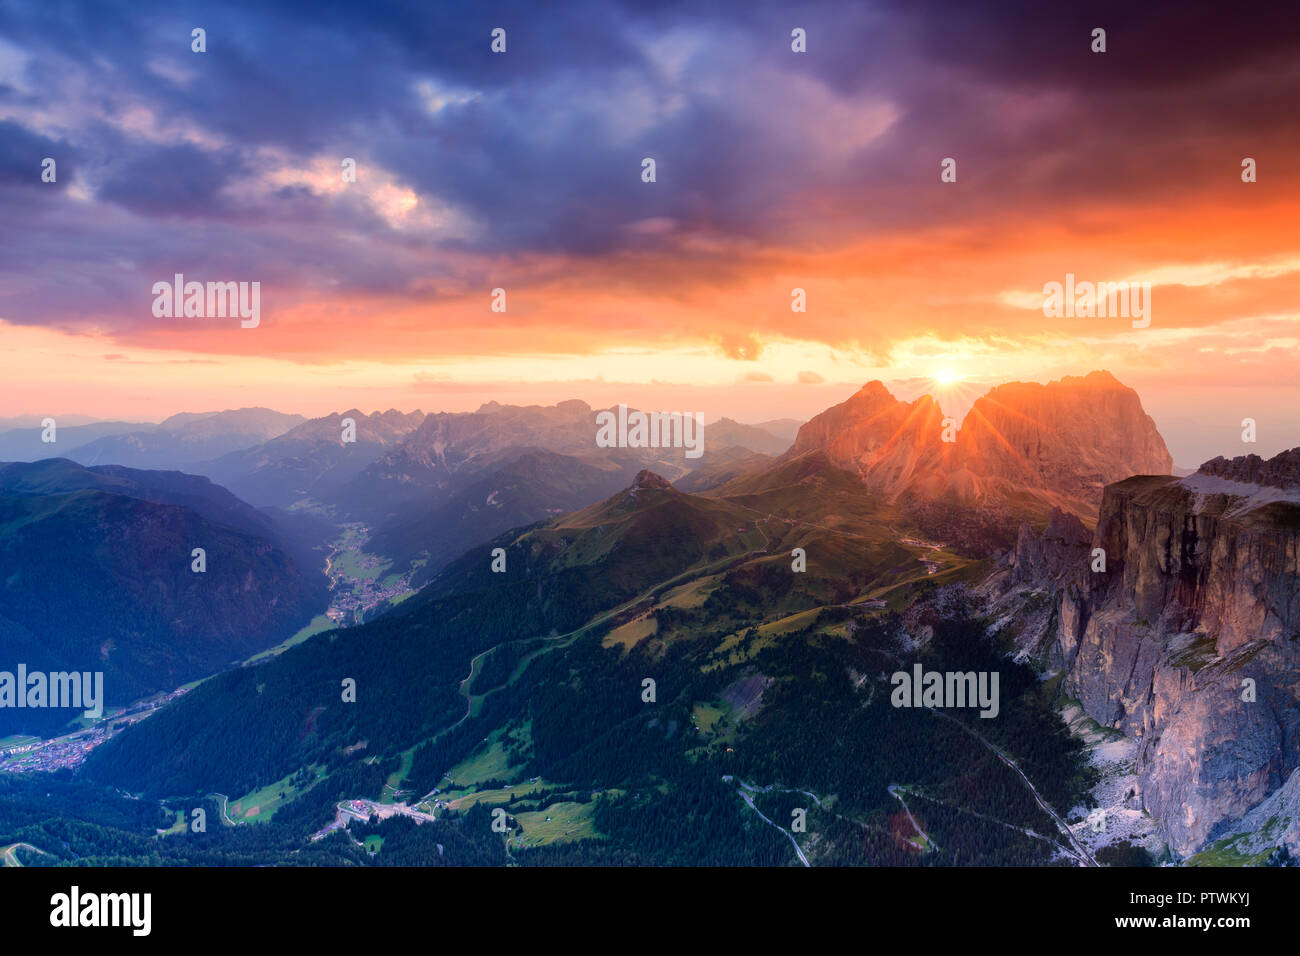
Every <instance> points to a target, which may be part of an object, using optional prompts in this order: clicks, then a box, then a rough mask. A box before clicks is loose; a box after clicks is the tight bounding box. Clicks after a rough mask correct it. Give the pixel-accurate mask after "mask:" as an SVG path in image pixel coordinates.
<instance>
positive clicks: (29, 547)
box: [0, 463, 319, 731]
mask: <svg viewBox="0 0 1300 956" xmlns="http://www.w3.org/2000/svg"><path fill="white" fill-rule="evenodd" d="M38 464H39V465H44V464H46V463H38ZM65 464H68V463H65ZM13 467H14V466H12V465H10V466H6V471H9V470H10V469H12V468H13ZM73 467H75V466H73ZM10 477H12V474H11V475H10ZM194 548H203V549H205V551H206V554H207V570H206V572H205V573H195V572H193V571H191V552H192V550H193V549H194ZM318 598H319V592H318V588H316V587H315V586H314V584H313V583H312V582H311V581H310V580H309V579H308V578H307V577H306V576H304V574H303V573H302V572H301V571H300V570H299V569H298V568H297V567H296V566H295V565H294V563H293V562H292V560H291V559H290V558H289V557H288V555H287V554H285V553H284V552H283V551H281V550H280V549H279V548H277V547H276V546H275V545H274V544H273V543H272V542H271V541H270V540H268V539H267V538H264V537H259V536H256V535H254V534H250V533H247V532H245V531H241V530H237V529H236V528H234V527H231V526H230V525H227V524H218V523H216V522H214V521H212V520H210V519H208V518H206V517H203V516H201V515H200V514H199V513H197V512H196V511H194V510H191V509H189V508H185V507H181V506H177V505H172V504H162V503H159V502H157V501H152V500H146V499H143V498H137V497H132V496H131V495H128V494H120V493H109V492H106V491H101V490H95V489H93V488H86V489H82V490H73V491H68V492H51V493H44V494H32V493H22V494H13V493H9V492H5V493H3V494H0V618H3V621H4V627H3V628H0V635H2V637H0V659H3V660H5V661H8V662H10V663H11V665H12V664H13V663H16V662H22V663H25V664H27V666H28V668H29V670H46V671H50V670H68V669H72V670H78V671H103V672H104V675H105V676H104V693H105V697H106V699H107V702H108V703H109V704H125V703H128V702H130V701H132V700H134V699H136V698H138V697H140V696H142V695H145V694H149V693H152V692H155V691H159V690H170V689H173V688H175V687H176V686H178V685H180V684H182V683H184V682H186V681H189V680H193V679H194V678H196V677H202V676H206V675H207V674H209V673H211V672H212V671H214V670H217V669H219V668H221V667H223V666H226V665H228V664H229V663H230V662H231V661H232V660H237V659H239V658H242V657H244V656H247V655H248V654H251V653H253V652H255V651H257V650H260V649H261V648H263V647H266V646H269V645H270V644H273V643H275V642H277V641H279V640H282V639H284V638H285V637H287V636H289V635H290V634H292V633H293V632H294V631H296V630H297V629H298V628H299V627H301V626H302V625H303V624H304V623H306V621H307V620H308V619H310V617H311V615H312V613H313V612H314V611H315V610H317V608H318ZM72 716H75V715H73V714H69V713H68V712H66V711H55V710H46V711H31V710H12V709H5V710H0V728H3V729H4V730H6V731H9V730H15V729H23V730H38V731H49V730H52V729H54V728H56V727H57V726H59V725H61V724H62V723H63V722H65V721H66V720H68V719H70V718H71V717H72Z"/></svg>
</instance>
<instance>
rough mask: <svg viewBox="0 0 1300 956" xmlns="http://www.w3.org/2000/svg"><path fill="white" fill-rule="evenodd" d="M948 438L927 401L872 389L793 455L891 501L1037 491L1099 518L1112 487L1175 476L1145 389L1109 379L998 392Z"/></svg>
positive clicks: (820, 419)
mask: <svg viewBox="0 0 1300 956" xmlns="http://www.w3.org/2000/svg"><path fill="white" fill-rule="evenodd" d="M943 431H944V415H943V411H942V410H941V409H940V407H939V405H938V404H937V403H936V402H935V401H934V399H932V398H930V396H928V395H925V396H922V397H921V398H919V399H917V400H916V401H915V402H910V403H909V402H901V401H899V400H898V399H896V398H894V396H893V395H891V394H890V393H889V391H888V390H887V389H886V388H885V386H884V385H883V384H881V383H880V382H871V383H869V384H867V385H865V386H863V388H862V389H861V390H860V391H859V392H858V393H857V394H856V395H854V396H853V397H852V398H850V399H849V400H848V401H846V402H843V403H841V404H839V405H836V406H834V407H833V408H830V409H827V410H826V411H825V412H823V413H822V414H820V415H818V416H816V417H815V418H813V419H812V420H811V421H809V422H807V423H806V424H805V425H804V426H803V427H802V428H801V429H800V430H799V435H798V437H797V438H796V439H795V443H794V446H793V447H792V448H791V449H790V451H789V452H788V453H787V457H796V456H798V455H801V454H805V453H807V452H809V451H813V450H821V451H824V452H825V453H826V454H827V456H828V457H829V458H830V460H831V462H832V463H833V464H835V465H836V466H837V467H840V468H844V469H846V470H849V471H852V472H854V473H856V474H858V475H859V476H860V477H861V478H862V479H863V481H864V482H865V483H866V485H867V487H868V488H870V489H871V490H872V491H873V492H876V493H878V494H881V495H884V496H887V497H888V498H890V499H896V498H899V497H904V496H906V497H909V498H913V499H917V500H921V501H933V500H949V501H953V502H958V503H962V504H965V505H970V504H976V503H988V502H998V501H1001V502H1006V501H1010V500H1014V499H1016V498H1022V497H1024V496H1025V495H1029V496H1031V497H1037V498H1038V499H1040V500H1041V501H1043V502H1045V503H1046V504H1047V505H1048V506H1050V505H1061V506H1065V507H1068V508H1071V509H1075V510H1079V511H1093V510H1095V509H1096V507H1097V506H1098V504H1099V503H1100V501H1101V490H1102V488H1103V486H1105V485H1106V484H1107V483H1108V482H1113V481H1117V480H1119V479H1121V478H1127V477H1129V476H1130V475H1135V474H1160V475H1163V474H1169V473H1170V471H1171V470H1172V468H1173V459H1172V458H1171V457H1170V455H1169V451H1168V449H1167V448H1166V447H1165V443H1164V440H1163V439H1162V438H1161V437H1160V433H1159V432H1158V431H1157V430H1156V426H1155V423H1154V422H1153V421H1152V420H1151V417H1150V416H1149V415H1147V414H1146V413H1145V412H1143V410H1142V403H1141V401H1140V400H1139V399H1138V395H1137V393H1136V392H1134V391H1133V390H1132V389H1131V388H1128V387H1126V386H1124V385H1123V384H1121V383H1120V382H1119V381H1117V380H1116V379H1115V377H1114V376H1112V375H1111V374H1110V373H1109V372H1092V373H1090V374H1088V375H1087V376H1086V377H1083V378H1078V377H1068V378H1063V379H1061V380H1059V381H1055V382H1051V383H1050V384H1048V385H1038V384H1033V383H1025V382H1013V383H1010V384H1007V385H1000V386H998V387H997V388H994V389H992V390H991V391H990V392H989V393H988V394H986V395H984V396H983V397H982V398H980V399H979V400H978V401H977V402H976V403H975V405H974V406H973V407H972V408H971V410H970V412H969V413H968V414H967V416H966V418H965V420H964V421H963V422H962V426H961V429H960V431H958V432H957V434H956V441H953V442H945V441H943Z"/></svg>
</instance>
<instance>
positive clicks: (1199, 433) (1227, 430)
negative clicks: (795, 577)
mask: <svg viewBox="0 0 1300 956" xmlns="http://www.w3.org/2000/svg"><path fill="white" fill-rule="evenodd" d="M1094 371H1096V372H1103V373H1104V372H1106V371H1107V370H1105V369H1090V370H1088V371H1087V372H1081V373H1078V374H1076V375H1072V376H1065V377H1073V378H1082V377H1084V376H1086V375H1087V374H1090V373H1091V372H1094ZM1117 380H1118V379H1117ZM877 381H878V382H881V384H883V385H884V386H885V388H886V389H887V390H888V391H889V392H890V394H892V395H893V396H894V397H895V398H897V399H899V400H900V401H905V402H914V401H916V400H917V399H919V398H920V397H922V396H923V395H930V397H931V398H933V399H934V400H935V402H936V403H937V404H938V405H939V407H940V408H941V409H942V410H943V411H944V413H945V414H948V415H951V416H952V417H954V418H955V419H956V421H957V431H958V433H960V431H961V426H962V425H963V424H964V423H965V419H966V415H967V413H968V412H969V411H970V409H971V407H972V406H973V405H974V403H975V401H976V400H977V399H978V398H980V397H981V396H983V395H985V394H987V393H988V392H989V391H991V390H992V389H994V388H997V387H999V386H1001V385H1010V384H1039V385H1048V384H1051V383H1052V382H1057V381H1060V379H1051V380H1049V381H1036V380H1033V379H1015V380H1009V381H1000V382H978V381H974V380H966V379H963V378H953V379H950V380H948V381H946V382H942V383H937V382H934V381H917V380H915V379H911V380H903V381H898V380H894V381H891V380H882V379H871V380H870V381H868V382H863V383H862V384H860V385H852V384H850V383H839V382H826V383H819V387H818V388H817V389H816V390H809V391H808V393H807V395H808V404H806V405H805V406H804V407H805V408H807V409H811V410H809V411H806V412H805V413H803V414H800V412H799V411H796V410H791V409H788V408H784V406H782V407H781V409H782V410H784V411H785V412H786V414H771V415H763V414H759V413H757V412H753V411H751V412H747V413H742V412H735V411H730V412H729V411H727V410H726V409H722V410H718V409H717V407H715V408H713V409H711V410H705V414H706V421H705V427H706V428H707V427H710V426H713V425H715V424H717V423H718V422H719V421H721V420H722V419H730V420H731V421H734V422H736V423H738V424H741V425H761V424H763V423H764V422H772V421H779V420H794V421H798V422H799V423H800V424H801V425H802V424H803V423H806V422H807V421H808V420H809V419H811V418H813V417H815V416H816V415H818V414H820V413H821V412H823V411H825V410H826V409H828V408H830V407H832V406H834V405H837V404H839V403H841V402H843V401H846V400H847V399H848V398H850V397H851V396H852V395H854V394H856V393H857V392H858V391H859V390H860V389H862V388H864V387H865V386H866V385H868V384H871V383H872V382H877ZM1118 381H1119V383H1120V385H1127V383H1125V382H1123V381H1122V380H1118ZM606 388H610V386H606ZM1135 391H1136V389H1135ZM589 394H590V393H589ZM617 394H626V392H623V391H619V392H618V393H617ZM647 394H648V393H647ZM667 394H668V395H671V394H672V393H671V392H669V393H667ZM664 395H665V393H664V392H661V391H659V390H655V391H654V398H655V402H657V404H655V403H649V404H638V403H636V402H631V401H626V400H624V399H615V400H613V401H610V402H608V403H605V404H602V403H600V402H598V401H593V400H592V399H591V398H590V397H588V396H584V395H580V394H566V395H565V396H564V397H560V398H556V399H555V400H554V401H549V402H528V401H500V399H499V398H487V397H479V398H477V399H476V398H474V396H472V395H466V396H465V401H464V402H463V403H461V406H460V407H442V408H423V407H419V406H415V407H404V408H403V407H397V406H386V407H380V406H364V405H361V404H354V403H343V404H341V405H340V404H335V405H324V406H322V407H321V408H319V409H316V410H315V411H314V413H312V414H309V413H307V412H306V411H304V410H302V408H292V409H285V408H276V407H272V406H268V405H260V404H256V405H235V406H230V407H226V408H220V409H203V410H197V409H193V408H176V409H174V410H173V411H171V412H169V413H168V414H166V415H163V416H161V417H156V418H148V419H144V418H141V419H133V418H114V417H102V416H89V415H86V414H85V413H82V412H73V411H68V412H62V413H47V414H50V415H51V416H52V417H54V418H55V419H56V420H57V419H58V418H60V417H64V418H73V419H76V420H77V422H76V424H82V421H81V420H82V419H84V420H85V423H92V422H113V421H122V422H128V423H132V424H141V425H158V424H161V423H162V422H163V421H165V420H166V419H168V418H170V417H172V416H174V415H180V414H198V415H217V414H222V413H223V412H232V411H241V410H248V409H263V410H266V411H271V412H275V413H278V414H282V415H301V416H303V417H304V418H306V419H307V420H312V419H317V418H324V417H328V416H329V415H334V414H343V413H345V412H347V411H352V410H356V411H360V412H361V413H362V414H364V415H367V416H371V415H376V414H382V413H384V412H389V411H396V412H399V413H401V414H404V415H409V414H413V413H416V412H419V413H421V414H425V415H436V414H469V413H473V412H476V411H478V410H479V409H480V408H482V407H483V406H485V405H488V404H492V403H493V402H495V403H497V404H500V405H502V406H507V407H516V408H520V407H528V406H533V407H543V408H554V407H555V406H556V405H558V404H560V403H562V402H566V401H575V400H576V401H582V402H584V403H586V404H587V405H588V406H589V407H590V408H592V409H593V410H600V409H608V408H614V407H616V406H617V405H619V404H620V403H621V404H626V405H627V406H628V407H629V408H639V409H643V410H656V409H660V410H661V409H663V408H667V407H668V405H671V404H672V402H667V403H665V402H663V401H660V399H662V398H663V397H664ZM818 395H825V396H826V397H827V399H828V400H827V402H826V404H825V405H821V406H819V407H815V408H813V407H812V406H813V403H814V402H815V400H816V399H815V396H818ZM1138 398H1139V400H1140V401H1141V402H1142V408H1143V411H1144V412H1145V413H1146V414H1147V415H1149V416H1151V418H1152V420H1153V421H1154V422H1155V423H1156V428H1157V430H1158V431H1159V432H1160V435H1161V437H1162V438H1163V439H1164V440H1165V444H1166V447H1168V448H1169V452H1170V455H1171V456H1172V458H1173V461H1174V467H1175V468H1181V469H1193V470H1195V469H1196V468H1198V467H1199V466H1200V465H1202V464H1204V463H1205V462H1207V461H1211V460H1213V459H1214V458H1218V457H1223V458H1228V459H1231V458H1237V457H1242V456H1245V455H1251V454H1254V455H1258V456H1259V457H1260V458H1263V459H1269V458H1272V457H1273V456H1275V455H1277V454H1279V453H1280V452H1283V451H1286V450H1288V449H1290V448H1293V447H1298V446H1300V433H1295V432H1291V431H1284V432H1283V434H1282V435H1281V436H1278V435H1273V436H1260V438H1259V439H1258V440H1257V442H1256V443H1255V444H1254V445H1253V447H1252V446H1249V445H1246V444H1245V443H1243V442H1242V441H1241V435H1240V423H1239V422H1232V421H1228V420H1226V419H1225V421H1224V423H1223V426H1222V427H1221V428H1220V429H1219V430H1217V431H1207V429H1206V428H1205V423H1204V422H1203V421H1200V422H1198V421H1195V420H1192V419H1182V420H1180V419H1178V418H1176V417H1173V418H1171V417H1170V416H1168V415H1167V414H1166V415H1165V420H1172V421H1175V422H1180V421H1181V422H1182V423H1184V424H1186V425H1188V426H1189V427H1188V428H1187V429H1183V430H1180V429H1166V428H1165V427H1163V426H1162V417H1161V415H1158V414H1156V413H1155V412H1153V411H1152V409H1151V408H1149V407H1148V406H1147V404H1146V401H1145V398H1144V396H1143V395H1142V394H1141V393H1140V392H1139V393H1138ZM673 407H674V408H677V409H678V410H688V409H687V406H685V405H681V404H680V403H679V404H678V405H675V406H673ZM689 410H691V411H694V410H695V409H693V408H692V409H689ZM155 415H156V413H155ZM746 416H747V417H746ZM41 417H42V416H41V415H40V414H38V413H36V412H21V413H18V414H15V415H5V416H0V423H4V422H10V421H13V420H16V419H22V418H33V419H36V420H37V421H39V419H40V418H41ZM10 427H16V428H20V427H31V426H10ZM1171 436H1177V437H1176V438H1175V437H1171ZM1215 449H1219V450H1215Z"/></svg>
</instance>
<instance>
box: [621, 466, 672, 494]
mask: <svg viewBox="0 0 1300 956" xmlns="http://www.w3.org/2000/svg"><path fill="white" fill-rule="evenodd" d="M641 489H649V490H655V491H672V490H673V486H672V484H671V483H670V482H669V481H667V480H666V479H665V478H663V477H662V476H660V475H656V474H655V473H654V472H653V471H651V470H650V469H648V468H642V469H641V470H640V471H638V472H637V473H636V477H635V478H633V479H632V488H631V490H632V491H638V490H641Z"/></svg>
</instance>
